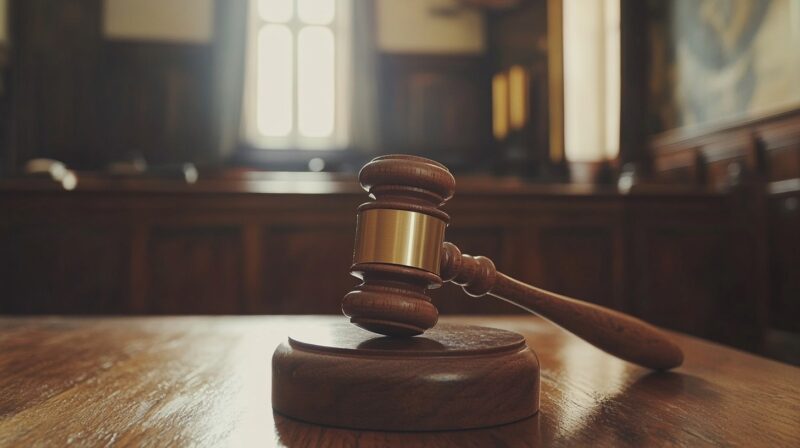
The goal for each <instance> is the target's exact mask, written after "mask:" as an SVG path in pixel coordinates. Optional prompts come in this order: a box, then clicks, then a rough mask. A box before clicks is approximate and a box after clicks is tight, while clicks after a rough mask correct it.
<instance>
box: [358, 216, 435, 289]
mask: <svg viewBox="0 0 800 448" xmlns="http://www.w3.org/2000/svg"><path fill="white" fill-rule="evenodd" d="M446 226H447V224H446V223H445V222H444V221H442V220H441V219H438V218H434V217H433V216H430V215H426V214H424V213H417V212H411V211H407V210H393V209H369V210H364V211H362V212H360V213H359V214H358V225H357V227H356V244H355V252H354V254H353V263H354V264H357V263H388V264H396V265H401V266H409V267H413V268H418V269H422V270H425V271H428V272H432V273H434V274H436V275H439V262H440V259H441V252H442V243H443V242H444V229H445V227H446Z"/></svg>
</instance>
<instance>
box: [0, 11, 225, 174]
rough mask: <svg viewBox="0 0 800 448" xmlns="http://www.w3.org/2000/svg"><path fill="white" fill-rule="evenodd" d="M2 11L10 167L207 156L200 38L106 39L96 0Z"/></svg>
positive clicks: (205, 53) (207, 82) (206, 70)
mask: <svg viewBox="0 0 800 448" xmlns="http://www.w3.org/2000/svg"><path fill="white" fill-rule="evenodd" d="M10 12H11V15H10V21H11V25H12V27H11V28H12V34H13V39H14V40H13V45H12V47H11V58H10V68H9V73H10V82H9V91H8V95H9V101H10V116H9V118H10V119H9V120H8V121H7V122H6V126H9V129H8V138H7V139H6V141H5V142H4V143H5V144H3V145H2V146H3V148H4V149H5V153H6V154H5V155H6V157H5V159H6V162H7V164H8V165H9V166H10V167H16V166H19V165H21V164H22V163H24V162H25V161H26V160H28V159H30V158H34V157H50V158H55V159H58V160H62V161H64V162H66V163H67V164H69V165H70V166H72V167H75V168H83V169H87V168H88V169H95V168H102V167H104V166H105V165H106V164H107V163H108V162H110V161H113V160H119V159H121V158H124V157H126V156H128V155H129V154H133V153H136V154H140V155H143V156H144V157H145V158H146V159H147V160H148V161H150V162H152V163H156V164H158V163H175V162H184V161H203V160H206V159H208V158H209V151H210V149H211V148H210V142H211V141H212V138H211V137H212V127H211V126H210V125H211V113H212V110H211V107H210V106H211V104H210V92H212V90H213V89H212V88H211V79H210V78H211V68H212V58H213V55H212V51H213V50H212V47H211V46H210V45H203V44H170V43H163V42H144V41H142V42H136V41H114V40H109V39H106V38H105V37H104V36H103V35H102V32H101V24H102V1H101V0H64V1H58V2H52V1H47V0H25V1H13V2H12V3H11V10H10Z"/></svg>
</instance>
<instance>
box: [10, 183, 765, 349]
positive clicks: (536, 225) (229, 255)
mask: <svg viewBox="0 0 800 448" xmlns="http://www.w3.org/2000/svg"><path fill="white" fill-rule="evenodd" d="M32 182H33V181H31V180H27V181H25V180H23V181H13V182H12V181H6V182H5V184H3V185H0V209H4V210H9V211H11V213H8V214H3V215H2V216H0V254H2V256H0V283H2V284H3V285H4V289H3V293H4V300H3V301H2V305H0V307H1V308H0V312H3V313H10V314H19V313H78V314H84V313H90V314H95V313H97V314H100V313H126V314H127V313H155V314H206V313H246V314H247V313H277V314H284V313H289V314H300V313H302V314H312V313H339V304H340V300H341V297H342V295H343V294H344V293H345V292H347V291H348V290H349V289H350V288H351V287H352V286H353V285H354V284H356V280H355V279H354V278H352V277H350V276H349V274H348V268H349V266H350V263H351V257H352V249H353V235H354V228H355V210H356V207H357V206H358V205H359V204H360V203H361V202H364V200H365V196H364V194H363V192H360V191H357V190H355V189H353V186H354V185H355V182H354V181H351V182H340V183H336V182H332V183H330V184H326V183H321V184H317V187H318V189H319V188H321V191H323V190H324V191H327V192H326V193H319V194H298V193H290V192H289V190H291V188H292V187H291V185H289V186H287V184H286V181H283V184H281V183H270V182H262V183H251V184H248V186H246V187H242V186H241V185H239V186H236V185H234V184H227V183H224V182H223V183H221V184H220V183H219V182H217V183H214V182H212V181H206V182H203V181H201V182H200V183H199V184H196V185H195V186H192V187H179V186H176V185H174V184H172V183H169V182H164V181H160V182H159V183H157V185H155V186H153V185H150V186H146V185H141V184H137V183H136V182H133V183H129V184H127V186H125V187H118V188H112V189H111V190H109V189H108V185H104V186H103V187H102V188H101V187H100V186H98V187H97V188H96V189H95V188H93V187H92V184H91V182H89V181H84V183H83V184H79V185H83V186H82V187H81V186H79V188H78V189H77V190H76V191H73V192H63V191H51V190H49V189H42V188H36V187H35V185H31V183H32ZM109 182H110V181H109ZM106 183H108V182H106ZM111 183H112V184H113V182H111ZM478 183H479V184H481V185H482V186H481V187H480V188H477V187H473V188H471V187H470V184H471V182H470V181H469V180H468V179H467V180H463V181H462V182H461V183H460V186H459V188H460V191H459V194H458V195H457V196H456V198H455V199H454V200H453V201H452V203H450V204H448V207H447V209H448V211H449V213H450V214H451V216H452V225H451V227H450V229H449V230H448V232H447V237H448V239H449V240H451V241H453V242H455V243H456V244H458V245H459V246H460V247H461V248H462V250H464V251H465V252H466V253H471V254H475V255H479V254H480V255H486V256H489V257H491V258H492V259H493V260H494V261H495V263H496V264H497V266H498V267H499V268H500V269H501V270H503V271H504V272H507V273H508V274H510V275H513V276H516V277H518V278H520V279H521V280H523V281H526V282H530V283H532V284H534V285H538V286H542V287H544V288H549V289H552V290H554V291H557V292H560V293H564V294H567V295H574V296H576V297H579V298H582V299H584V300H589V301H592V302H596V303H599V304H602V305H606V306H609V307H612V308H616V309H620V310H625V311H628V312H632V313H634V314H638V315H640V316H642V317H644V318H646V319H648V320H651V321H653V322H655V323H656V324H659V325H664V326H666V327H669V328H675V329H679V330H682V331H686V332H689V333H692V334H696V335H699V336H703V337H708V338H713V339H716V340H720V341H723V342H728V343H735V344H737V345H739V346H742V347H747V348H751V349H755V348H757V347H758V344H759V331H760V328H759V322H758V321H757V319H756V317H757V316H758V312H757V308H758V306H759V303H760V302H759V297H758V296H757V291H755V290H753V289H752V288H748V287H747V283H748V282H749V281H750V278H751V277H750V271H749V269H750V265H748V264H747V263H745V262H744V261H743V260H744V258H743V257H742V256H741V254H740V253H739V249H738V248H739V247H740V246H741V245H745V246H747V247H750V246H748V245H752V244H751V243H750V242H749V241H748V240H747V238H748V236H747V235H746V234H743V233H742V232H739V230H738V229H737V227H736V226H735V225H733V226H732V225H731V219H730V218H731V207H732V203H731V201H730V200H729V197H728V195H725V194H720V193H703V192H692V193H688V192H682V193H681V192H679V193H664V192H658V193H657V192H654V193H647V192H641V193H631V194H628V195H621V194H618V193H616V192H613V191H601V190H580V189H578V188H577V187H536V186H530V185H525V184H521V183H519V181H503V180H497V179H496V180H490V179H486V180H482V181H480V182H478ZM289 184H291V182H290V183H289ZM473 184H474V183H473ZM320 186H322V187H324V188H322V187H320ZM12 187H13V188H12ZM433 296H434V300H435V303H436V304H437V306H438V307H439V308H440V310H441V312H442V313H445V314H460V313H497V312H503V313H507V312H517V310H516V309H515V308H513V307H511V306H510V305H508V304H505V303H504V302H500V301H497V300H494V299H491V298H483V299H474V298H470V297H467V296H465V295H464V294H463V293H462V292H461V291H460V290H459V289H458V288H455V287H452V286H445V287H444V288H442V289H441V290H437V291H434V292H433Z"/></svg>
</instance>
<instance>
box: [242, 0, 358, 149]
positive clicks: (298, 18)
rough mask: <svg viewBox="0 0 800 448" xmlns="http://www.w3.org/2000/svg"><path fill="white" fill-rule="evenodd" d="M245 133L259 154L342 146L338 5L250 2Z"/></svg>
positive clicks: (309, 0)
mask: <svg viewBox="0 0 800 448" xmlns="http://www.w3.org/2000/svg"><path fill="white" fill-rule="evenodd" d="M251 1H252V7H251V11H252V14H251V33H250V36H251V37H250V42H249V51H248V54H249V56H248V73H247V87H246V90H245V102H244V104H245V111H244V112H245V114H244V116H245V128H246V129H245V132H246V134H247V137H248V139H249V140H250V141H251V142H252V143H254V144H255V145H256V146H258V147H262V148H266V149H334V148H341V147H343V146H344V144H346V142H345V138H344V134H345V133H346V132H345V130H344V124H343V122H344V121H345V120H344V117H342V116H341V115H342V114H343V113H342V111H344V110H345V108H344V107H343V106H344V103H346V101H347V95H346V89H345V86H346V81H347V79H345V78H346V77H347V76H348V75H349V74H348V73H347V72H346V71H345V69H346V68H347V63H346V62H347V60H346V56H347V46H346V45H344V42H343V41H344V40H346V38H348V37H349V35H348V33H345V31H344V29H345V27H344V26H343V22H345V16H346V14H347V11H346V6H347V3H346V2H345V1H343V0H251Z"/></svg>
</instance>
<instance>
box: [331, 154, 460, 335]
mask: <svg viewBox="0 0 800 448" xmlns="http://www.w3.org/2000/svg"><path fill="white" fill-rule="evenodd" d="M358 177H359V181H360V182H361V186H362V187H363V188H364V189H365V190H366V191H368V192H369V194H370V197H371V198H373V199H374V201H372V202H367V203H365V204H362V205H361V206H360V207H358V224H357V227H356V240H355V250H354V253H353V265H352V267H351V268H350V272H351V273H352V274H353V275H354V276H355V277H358V278H360V279H361V280H363V283H361V284H360V285H358V286H357V287H355V288H354V289H353V290H352V291H350V292H349V293H348V294H347V295H345V296H344V299H342V312H343V313H344V314H345V315H346V316H348V317H350V322H352V323H353V324H355V325H358V326H359V327H362V328H364V329H367V330H369V331H372V332H375V333H380V334H384V335H387V336H413V335H417V334H421V333H423V332H424V331H425V330H427V329H429V328H431V327H433V326H434V325H436V321H437V320H438V318H439V312H438V310H437V309H436V307H435V306H434V305H433V304H432V303H431V300H430V298H429V297H428V296H427V295H426V293H425V292H426V290H427V289H431V288H437V287H439V286H441V284H442V279H441V277H440V272H439V269H440V261H441V257H442V244H443V242H444V230H445V227H447V224H448V223H449V221H450V217H449V216H448V215H447V213H445V212H444V211H442V210H440V209H439V207H440V206H442V205H443V204H444V203H445V202H446V201H447V200H448V199H450V198H451V197H452V196H453V192H454V191H455V184H456V182H455V179H454V178H453V175H452V174H450V171H448V170H447V168H446V167H444V166H443V165H441V164H439V163H437V162H434V161H432V160H428V159H425V158H422V157H415V156H407V155H389V156H383V157H378V158H375V159H373V160H372V161H371V162H369V163H368V164H366V165H365V166H364V168H362V169H361V172H360V173H359V176H358Z"/></svg>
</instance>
